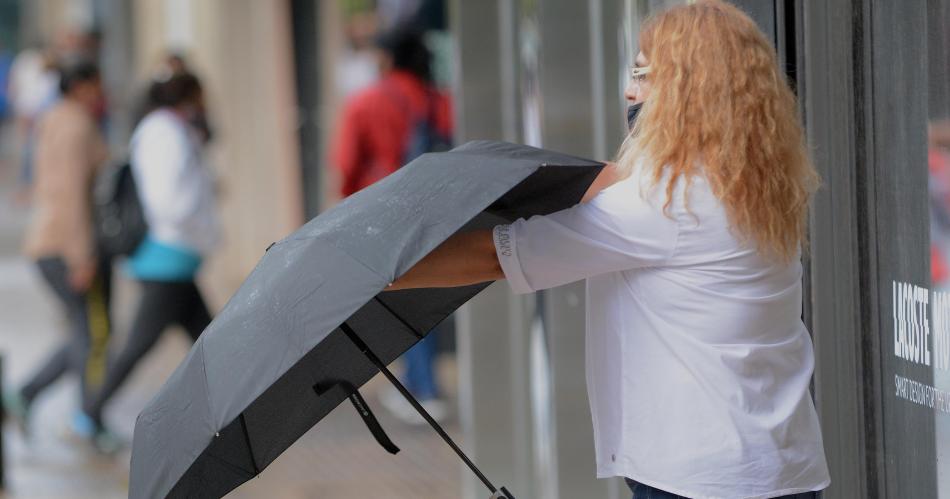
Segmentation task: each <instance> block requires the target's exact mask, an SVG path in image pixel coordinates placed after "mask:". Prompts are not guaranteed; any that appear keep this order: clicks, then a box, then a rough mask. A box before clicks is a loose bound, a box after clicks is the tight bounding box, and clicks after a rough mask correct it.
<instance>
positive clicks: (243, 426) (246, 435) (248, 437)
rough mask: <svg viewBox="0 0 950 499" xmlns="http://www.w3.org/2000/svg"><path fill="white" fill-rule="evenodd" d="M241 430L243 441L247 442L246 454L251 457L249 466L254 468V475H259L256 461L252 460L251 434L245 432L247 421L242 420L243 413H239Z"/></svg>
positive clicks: (259, 471)
mask: <svg viewBox="0 0 950 499" xmlns="http://www.w3.org/2000/svg"><path fill="white" fill-rule="evenodd" d="M241 430H242V431H243V432H244V441H246V442H247V453H248V455H249V456H250V457H251V466H253V467H254V474H255V475H259V474H260V473H261V469H260V468H259V467H258V466H257V459H255V458H254V448H253V447H251V434H250V433H248V431H247V421H246V420H245V419H244V413H243V412H242V413H241Z"/></svg>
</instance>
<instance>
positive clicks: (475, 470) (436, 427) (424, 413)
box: [340, 322, 515, 499]
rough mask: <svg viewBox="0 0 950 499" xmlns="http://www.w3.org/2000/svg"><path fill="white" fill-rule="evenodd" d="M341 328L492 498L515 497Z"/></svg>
mask: <svg viewBox="0 0 950 499" xmlns="http://www.w3.org/2000/svg"><path fill="white" fill-rule="evenodd" d="M340 330H341V331H343V334H345V335H346V336H347V338H349V339H350V341H352V342H353V344H354V345H356V348H358V349H359V350H360V352H361V353H362V354H363V355H365V356H366V358H367V359H369V361H370V362H372V363H373V365H374V366H376V368H377V369H379V372H381V373H383V376H386V379H388V380H389V382H390V383H392V385H393V386H394V387H396V389H397V390H399V393H401V394H402V396H403V397H405V398H406V400H407V401H408V402H409V404H411V405H412V407H413V408H414V409H415V410H416V412H418V413H419V415H421V416H422V418H423V419H425V420H426V422H427V423H429V426H431V427H432V429H433V430H435V432H436V433H438V434H439V436H440V437H442V440H443V441H445V443H446V444H448V446H449V447H451V448H452V450H454V451H455V453H456V454H457V455H458V456H459V458H461V459H462V461H463V462H464V463H465V465H466V466H468V469H470V470H472V473H475V476H477V477H478V479H479V480H481V481H482V483H483V484H485V487H487V488H488V490H489V491H491V492H492V494H494V495H493V496H492V499H496V498H497V499H515V498H514V496H513V495H511V493H510V492H508V491H507V490H506V489H505V488H504V487H502V488H501V489H500V490H499V489H496V488H495V486H494V485H492V483H491V482H490V481H489V480H488V477H486V476H485V475H484V474H483V473H482V472H481V470H479V469H478V467H477V466H475V463H473V462H472V460H471V459H469V457H468V456H466V455H465V452H463V451H462V449H461V448H459V446H458V445H457V444H456V443H455V441H454V440H452V437H450V436H449V434H448V433H446V432H445V430H444V429H442V426H441V425H439V423H438V422H436V420H435V419H433V418H432V416H431V415H430V414H429V412H428V411H426V410H425V408H424V407H422V404H420V403H419V401H418V400H416V398H415V397H413V396H412V394H411V393H409V390H408V389H406V387H405V386H403V384H402V383H400V382H399V379H398V378H396V376H395V375H394V374H393V373H392V372H391V371H390V370H389V368H387V367H386V364H384V363H383V361H382V360H381V359H380V358H379V357H377V356H376V354H375V353H373V351H372V350H370V349H369V346H368V345H367V344H366V343H365V342H364V341H363V339H362V338H360V336H359V335H358V334H356V331H354V330H353V328H351V327H350V325H349V324H347V323H345V322H344V323H343V324H340ZM499 494H503V495H499Z"/></svg>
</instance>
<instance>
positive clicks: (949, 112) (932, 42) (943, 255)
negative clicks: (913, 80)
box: [923, 0, 950, 499]
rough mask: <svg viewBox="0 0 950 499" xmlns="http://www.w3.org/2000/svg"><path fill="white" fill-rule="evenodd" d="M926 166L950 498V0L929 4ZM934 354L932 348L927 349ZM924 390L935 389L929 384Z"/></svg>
mask: <svg viewBox="0 0 950 499" xmlns="http://www.w3.org/2000/svg"><path fill="white" fill-rule="evenodd" d="M927 5H928V13H927V14H928V26H927V52H928V57H927V62H928V71H927V84H928V95H927V111H928V118H929V120H928V125H927V167H928V172H929V174H930V177H929V194H930V254H931V261H930V275H931V281H932V284H931V288H932V289H931V296H932V299H931V304H930V305H931V310H932V317H931V328H932V330H933V333H932V342H931V343H930V344H929V345H926V346H928V347H929V348H930V349H931V350H932V353H931V354H930V356H931V357H932V360H931V362H930V365H931V367H932V369H933V382H934V386H933V391H932V395H930V394H929V393H925V397H924V400H923V402H926V404H925V405H927V406H930V405H931V403H930V401H929V400H928V399H930V398H931V396H932V397H933V399H934V402H933V404H932V406H933V407H932V409H933V411H934V417H935V440H936V454H937V455H936V457H937V487H938V492H939V497H940V498H941V499H950V2H948V1H947V0H940V1H932V2H928V4H927ZM925 353H930V352H925ZM923 391H925V392H930V389H929V387H926V388H925V389H924V390H923Z"/></svg>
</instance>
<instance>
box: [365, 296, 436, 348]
mask: <svg viewBox="0 0 950 499" xmlns="http://www.w3.org/2000/svg"><path fill="white" fill-rule="evenodd" d="M373 299H374V300H376V302H377V303H379V304H380V305H381V306H382V307H383V308H385V309H386V311H387V312H389V313H390V315H392V316H393V317H395V318H396V320H397V321H399V322H400V323H401V324H402V325H403V326H406V328H407V329H409V332H411V333H412V334H413V335H415V336H416V338H419V339H420V340H421V339H424V338H425V335H424V334H421V333H420V332H419V331H416V328H414V327H412V325H411V324H409V323H408V322H406V320H405V319H403V318H402V316H400V315H399V314H397V313H396V311H395V310H393V309H392V308H390V307H389V305H386V303H385V302H383V300H380V299H379V295H376V296H375V297H373Z"/></svg>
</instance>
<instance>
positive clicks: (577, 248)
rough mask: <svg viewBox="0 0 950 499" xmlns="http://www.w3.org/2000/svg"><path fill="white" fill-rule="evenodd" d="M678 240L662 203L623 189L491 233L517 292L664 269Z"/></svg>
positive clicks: (676, 228) (623, 187)
mask: <svg viewBox="0 0 950 499" xmlns="http://www.w3.org/2000/svg"><path fill="white" fill-rule="evenodd" d="M655 204H659V205H658V206H655ZM678 235H679V228H678V224H677V221H676V220H675V219H674V218H670V217H669V216H667V215H666V214H665V213H663V210H662V203H650V202H648V201H646V200H644V199H640V195H639V193H638V192H636V189H635V188H633V189H631V188H630V186H629V185H628V186H621V185H619V184H618V185H616V186H613V187H612V188H610V189H608V190H605V191H604V192H602V193H601V194H600V195H598V196H597V197H595V198H594V199H593V200H591V201H590V202H589V203H583V204H579V205H577V206H574V207H573V208H569V209H566V210H562V211H559V212H556V213H552V214H550V215H545V216H534V217H531V218H530V219H528V220H525V219H519V220H517V221H515V222H514V223H512V224H510V225H499V226H496V227H495V228H494V231H493V236H494V242H495V250H496V253H497V255H498V260H499V262H500V263H501V268H502V270H503V271H504V273H505V278H506V279H507V280H508V281H509V285H510V286H511V288H512V290H514V291H515V292H516V293H530V292H533V291H538V290H542V289H548V288H553V287H555V286H560V285H562V284H567V283H570V282H574V281H578V280H581V279H586V278H588V277H593V276H596V275H600V274H605V273H608V272H616V271H622V270H632V269H636V268H643V267H652V266H658V265H662V264H663V263H664V262H666V261H667V260H668V259H669V258H670V257H671V256H672V255H673V253H674V251H675V249H676V242H677V238H678Z"/></svg>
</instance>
